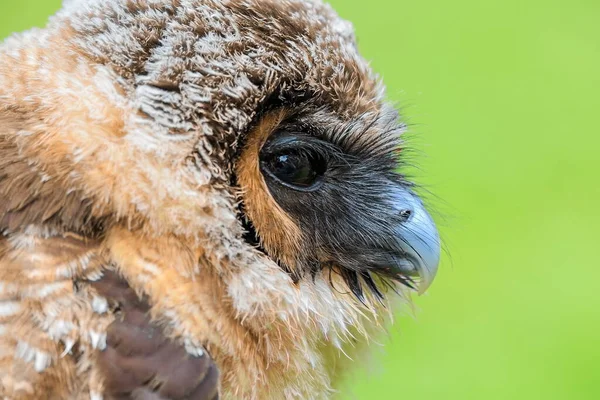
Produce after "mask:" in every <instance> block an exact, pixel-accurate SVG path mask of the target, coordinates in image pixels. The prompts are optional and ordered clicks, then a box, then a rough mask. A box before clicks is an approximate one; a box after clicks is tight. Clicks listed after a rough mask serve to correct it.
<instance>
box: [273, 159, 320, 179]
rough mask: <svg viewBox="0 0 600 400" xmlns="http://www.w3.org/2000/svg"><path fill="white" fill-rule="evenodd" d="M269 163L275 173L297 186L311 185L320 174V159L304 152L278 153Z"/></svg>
mask: <svg viewBox="0 0 600 400" xmlns="http://www.w3.org/2000/svg"><path fill="white" fill-rule="evenodd" d="M268 164H269V170H270V171H271V172H272V173H273V175H275V176H276V177H277V178H279V179H281V180H282V181H284V182H286V183H289V184H292V185H296V186H303V187H306V186H310V185H312V184H313V183H314V182H315V181H316V179H317V177H318V176H319V174H320V171H319V169H320V168H319V165H318V164H319V163H318V160H317V159H314V158H312V157H310V156H309V155H308V154H304V153H285V154H277V155H274V156H273V158H271V160H270V161H269V162H268Z"/></svg>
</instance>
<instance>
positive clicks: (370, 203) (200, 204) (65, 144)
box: [0, 0, 440, 400]
mask: <svg viewBox="0 0 600 400" xmlns="http://www.w3.org/2000/svg"><path fill="white" fill-rule="evenodd" d="M403 130H404V126H403V124H402V123H400V122H399V119H398V117H397V113H396V111H395V110H394V109H393V108H392V107H391V106H389V105H388V104H386V102H385V99H384V88H383V85H382V84H381V83H380V82H379V80H378V78H377V77H376V76H375V75H374V74H373V72H372V71H371V70H370V68H369V66H368V65H367V63H366V62H365V61H364V59H363V58H362V57H361V56H360V55H359V53H358V52H357V47H356V44H355V40H354V36H353V31H352V27H351V25H349V24H348V23H347V22H345V21H343V20H341V19H340V18H339V17H338V16H337V15H336V14H335V13H334V12H333V11H332V9H331V8H330V7H329V6H327V5H324V4H323V3H321V1H319V0H72V1H70V2H68V3H67V4H66V5H65V6H64V8H63V9H62V10H61V11H60V12H59V13H58V14H57V15H56V16H54V17H53V18H52V19H51V21H50V22H49V24H48V26H47V27H46V28H44V29H36V30H31V31H29V32H26V33H23V34H18V35H15V36H13V37H11V38H9V39H8V40H6V41H5V42H4V43H3V44H2V45H1V46H0V233H1V236H0V395H1V397H2V398H5V399H89V398H91V399H95V400H97V399H102V398H105V399H107V398H123V399H125V398H139V399H142V398H146V399H159V398H171V399H179V398H181V399H183V398H206V399H209V398H216V397H217V396H219V395H220V396H221V397H222V398H226V399H266V398H272V399H291V398H302V399H311V398H315V399H317V398H327V397H329V396H330V395H331V393H332V389H331V381H332V377H333V376H334V375H335V374H336V366H335V365H334V364H336V365H337V363H335V362H332V360H333V359H334V358H335V357H338V356H339V353H341V352H345V353H346V354H350V353H351V352H354V351H356V350H355V349H357V348H359V346H357V345H356V344H355V343H351V346H346V344H347V343H349V342H354V341H360V340H364V339H367V338H369V337H370V335H373V334H374V333H375V332H376V331H377V330H378V329H379V326H380V325H381V324H382V323H383V322H384V320H385V317H386V315H387V314H388V313H389V309H388V308H386V304H387V302H388V301H389V298H391V297H394V292H397V293H399V294H400V295H405V294H407V293H408V292H409V291H410V289H409V288H410V287H415V288H418V290H420V291H424V290H425V289H426V288H427V287H428V286H429V285H430V283H431V281H432V280H433V278H434V276H435V273H436V270H437V266H438V261H439V253H440V250H439V248H440V245H439V239H438V235H437V231H436V228H435V225H434V223H433V222H432V219H431V218H430V217H429V215H428V213H427V212H426V210H425V208H424V207H423V205H422V202H421V201H420V200H419V198H418V197H417V195H416V194H415V193H414V191H413V190H412V185H411V184H410V183H409V182H408V181H407V180H406V179H405V178H404V176H403V175H402V174H401V173H399V172H398V167H399V166H401V162H402V155H403V153H402V152H401V151H400V149H401V147H402V143H401V140H400V134H401V132H402V131H403ZM389 289H393V290H389ZM361 338H362V339H361ZM350 355H351V356H352V354H350ZM190 382H191V383H190Z"/></svg>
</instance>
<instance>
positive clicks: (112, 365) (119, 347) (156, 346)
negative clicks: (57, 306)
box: [94, 271, 219, 400]
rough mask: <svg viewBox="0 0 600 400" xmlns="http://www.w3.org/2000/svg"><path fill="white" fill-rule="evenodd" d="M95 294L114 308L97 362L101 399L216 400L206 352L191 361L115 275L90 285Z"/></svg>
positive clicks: (143, 301)
mask: <svg viewBox="0 0 600 400" xmlns="http://www.w3.org/2000/svg"><path fill="white" fill-rule="evenodd" d="M94 287H95V288H96V290H97V291H98V293H99V294H100V295H102V296H105V297H106V298H107V299H108V300H109V303H112V304H115V305H118V308H119V310H120V311H119V313H118V317H117V319H116V320H115V322H113V324H112V325H110V327H109V329H108V335H107V336H108V337H107V348H106V350H104V351H103V352H102V353H100V357H99V366H100V369H101V371H102V374H103V376H104V379H105V387H106V392H105V398H107V399H115V400H117V399H118V400H125V399H135V400H138V399H140V400H141V399H147V400H180V399H181V400H183V399H189V400H213V399H218V396H219V395H218V380H219V371H218V368H217V366H216V365H215V363H214V362H213V360H212V359H211V358H210V356H209V355H208V353H206V352H205V353H204V355H203V356H201V357H193V356H191V355H189V354H187V353H186V351H185V348H184V347H183V346H182V345H180V344H179V343H176V342H174V341H172V340H169V339H167V338H166V337H165V336H164V334H163V331H162V329H161V327H160V326H158V325H156V324H153V323H152V321H151V320H150V316H149V313H148V311H149V309H150V306H149V304H148V303H147V301H146V299H139V298H138V296H137V295H136V293H135V292H134V291H133V290H132V289H131V288H130V287H129V286H128V285H127V282H125V281H124V280H123V279H122V278H120V277H119V276H118V275H117V274H116V273H115V272H111V271H107V273H106V275H105V276H104V278H103V279H102V280H100V281H98V282H95V283H94Z"/></svg>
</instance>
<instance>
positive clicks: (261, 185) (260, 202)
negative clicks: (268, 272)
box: [235, 110, 302, 272]
mask: <svg viewBox="0 0 600 400" xmlns="http://www.w3.org/2000/svg"><path fill="white" fill-rule="evenodd" d="M285 116H286V112H285V111H284V110H280V111H274V112H272V113H271V114H269V115H267V116H266V117H265V118H263V119H262V120H261V121H260V122H259V123H258V126H256V127H255V128H254V129H252V130H251V131H250V132H249V133H248V135H247V137H246V143H245V145H244V149H243V150H242V151H241V154H240V157H239V159H238V162H237V166H236V170H235V171H236V178H237V184H238V185H239V187H240V188H241V193H240V197H241V199H242V202H243V206H244V211H245V214H246V215H245V216H243V218H248V219H249V220H250V221H252V224H253V225H254V227H255V228H256V229H257V233H258V234H259V237H260V239H261V243H260V245H262V246H264V247H265V248H267V249H268V253H269V255H270V256H271V257H273V258H274V259H275V260H280V261H281V262H282V263H283V264H284V265H285V266H286V267H288V268H290V269H291V271H290V272H293V271H295V268H296V265H295V263H296V260H297V256H298V254H299V253H300V252H301V244H302V233H301V231H300V229H299V228H298V226H297V225H296V223H295V222H294V221H292V220H291V219H290V217H289V215H288V214H286V212H285V211H283V210H282V209H281V207H280V206H279V204H277V202H276V201H275V199H273V196H271V193H270V192H269V188H268V187H267V185H266V183H265V180H264V178H263V175H262V172H261V171H260V156H259V154H260V150H261V149H262V147H263V145H264V144H265V142H266V141H267V139H268V138H269V136H271V135H272V134H273V132H274V130H275V129H277V128H278V127H279V124H280V123H281V122H282V121H283V120H284V119H285Z"/></svg>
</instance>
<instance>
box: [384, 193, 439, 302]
mask: <svg viewBox="0 0 600 400" xmlns="http://www.w3.org/2000/svg"><path fill="white" fill-rule="evenodd" d="M394 196H395V197H394V202H395V205H394V208H395V211H396V212H398V213H399V214H400V221H401V222H399V224H398V225H397V226H396V229H395V233H396V246H394V247H397V248H399V250H400V252H399V253H400V255H399V256H397V257H394V258H395V260H394V261H395V262H394V264H395V265H393V266H392V269H391V272H392V273H393V274H397V275H398V276H410V277H418V292H419V294H423V293H425V291H426V290H427V289H428V288H429V287H430V286H431V284H432V282H433V280H434V278H435V276H436V274H437V270H438V266H439V263H440V247H441V246H440V237H439V234H438V230H437V228H436V226H435V223H434V222H433V219H432V218H431V216H430V215H429V213H428V212H427V210H426V209H425V207H424V206H423V203H422V202H421V200H420V199H419V198H418V197H417V196H416V195H415V194H414V193H412V192H410V191H409V190H407V189H405V188H399V189H398V190H397V191H396V193H395V194H394Z"/></svg>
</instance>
